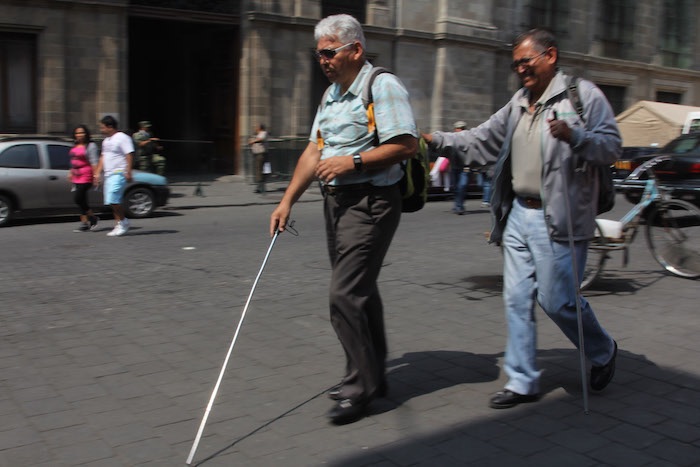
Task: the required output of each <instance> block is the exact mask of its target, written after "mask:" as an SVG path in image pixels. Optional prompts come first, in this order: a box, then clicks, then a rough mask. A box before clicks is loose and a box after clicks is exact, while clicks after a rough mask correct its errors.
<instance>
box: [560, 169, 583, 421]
mask: <svg viewBox="0 0 700 467" xmlns="http://www.w3.org/2000/svg"><path fill="white" fill-rule="evenodd" d="M562 179H563V180H564V203H565V204H566V222H567V230H568V231H569V235H568V236H569V250H570V252H571V267H572V268H573V273H574V274H573V280H574V284H573V286H574V292H575V293H576V321H577V324H578V350H579V360H580V366H581V384H582V386H583V388H582V389H583V412H584V413H585V414H588V378H587V377H586V352H585V350H584V344H583V317H582V316H581V288H580V287H579V286H580V282H579V278H578V264H577V261H576V249H575V247H574V237H573V230H574V226H573V222H572V221H571V203H570V202H569V181H568V180H567V179H566V172H564V171H563V170H562Z"/></svg>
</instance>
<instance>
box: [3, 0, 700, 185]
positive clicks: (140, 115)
mask: <svg viewBox="0 0 700 467" xmlns="http://www.w3.org/2000/svg"><path fill="white" fill-rule="evenodd" d="M699 9H700V5H698V4H697V2H696V1H693V0H636V1H635V0H594V1H590V0H364V1H363V0H241V1H236V0H0V18H2V19H0V133H49V134H67V133H68V132H69V131H70V128H71V127H72V126H74V125H76V124H78V123H87V124H88V125H89V126H90V127H91V128H96V126H97V121H98V120H99V118H100V117H101V116H102V115H105V114H113V115H116V116H117V118H118V119H119V120H120V123H121V124H122V125H121V126H122V127H123V128H124V129H126V130H129V129H135V126H136V122H137V121H138V120H142V119H149V120H152V121H153V122H154V124H155V125H156V129H157V131H158V132H159V136H161V137H162V138H165V139H170V140H172V144H170V149H169V150H170V157H169V164H170V169H171V170H173V171H193V170H200V169H202V168H203V167H204V165H206V169H207V170H210V169H214V170H215V171H218V172H223V173H238V174H244V173H245V172H246V164H245V154H246V152H245V147H246V146H245V141H246V139H247V137H248V135H249V134H250V132H251V131H252V128H253V126H254V125H255V124H256V123H259V122H263V123H265V124H267V126H268V127H269V129H270V132H271V134H273V135H275V136H280V137H296V138H299V139H301V140H303V139H304V137H306V136H307V135H308V131H309V128H310V125H311V119H312V117H313V114H314V112H315V109H316V106H317V105H318V101H319V99H320V97H321V95H322V93H323V91H324V89H325V87H326V86H327V85H328V83H327V82H326V81H325V78H324V76H323V75H322V73H321V72H320V70H319V67H318V65H317V63H316V62H315V61H314V59H313V57H312V55H311V51H312V50H313V48H314V47H315V44H314V42H313V27H314V25H315V23H316V22H317V21H318V20H319V19H320V18H322V17H324V16H326V15H328V14H334V13H338V12H348V13H351V14H353V15H355V16H356V17H358V19H360V21H361V22H362V23H363V24H364V25H365V32H366V36H367V49H368V52H369V57H370V59H371V61H372V62H373V63H375V64H376V65H380V66H385V67H389V68H391V69H392V70H394V72H395V73H396V74H397V75H398V76H399V77H400V78H401V79H402V81H403V82H404V83H405V85H406V86H407V88H408V90H409V92H410V95H411V102H412V105H413V108H414V113H415V115H416V119H417V123H418V125H419V127H420V128H421V129H423V130H425V131H431V130H445V129H449V128H450V126H451V124H452V122H453V121H455V120H465V121H467V123H468V124H469V125H475V124H478V123H480V122H481V121H483V120H484V119H485V118H487V117H488V116H489V115H490V114H491V113H493V112H494V111H495V110H496V109H498V108H499V107H500V106H501V105H503V104H504V103H505V102H506V101H507V99H508V98H509V96H510V95H511V94H512V93H513V92H514V91H515V89H516V88H517V87H518V82H517V79H516V77H515V76H514V75H513V74H512V73H511V72H510V70H509V67H508V65H509V63H510V61H511V57H510V45H509V44H510V43H511V41H512V39H513V37H514V36H515V35H516V34H517V33H519V32H522V31H524V30H527V29H529V28H530V27H533V26H547V27H549V28H551V29H553V30H554V31H555V32H556V33H557V36H558V38H559V45H560V51H561V54H560V65H561V67H562V68H564V69H565V70H567V71H568V72H570V73H574V74H577V75H579V76H583V77H585V78H588V79H591V80H592V81H594V82H595V83H596V84H598V85H599V86H600V87H601V89H603V91H604V92H605V93H606V95H607V96H608V98H609V100H610V101H611V104H612V105H613V108H614V109H615V110H616V113H619V112H621V111H622V110H624V109H625V108H627V107H629V106H631V105H632V104H634V103H635V102H636V101H638V100H642V99H645V100H658V101H663V102H672V103H680V104H686V105H696V106H697V105H700V47H698V46H699V45H700V44H699V42H700V35H699V34H698V30H699V29H700V28H698V22H699V21H700V14H699V13H700V11H698V10H699ZM301 144H303V141H302V143H301ZM202 154H204V156H203V155H202Z"/></svg>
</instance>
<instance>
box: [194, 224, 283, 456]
mask: <svg viewBox="0 0 700 467" xmlns="http://www.w3.org/2000/svg"><path fill="white" fill-rule="evenodd" d="M278 235H279V230H277V229H275V234H274V235H273V236H272V241H271V242H270V247H269V248H268V249H267V254H266V255H265V259H263V263H262V266H261V267H260V271H258V275H257V276H256V277H255V281H254V282H253V288H252V289H251V290H250V294H249V295H248V300H247V301H246V303H245V307H243V313H241V319H240V320H238V327H237V328H236V333H235V334H234V335H233V340H232V341H231V346H230V347H229V349H228V353H227V354H226V358H225V359H224V364H223V366H222V367H221V373H219V379H218V380H217V381H216V385H214V391H213V392H212V393H211V397H210V398H209V404H208V405H207V409H206V411H205V412H204V417H203V418H202V423H200V425H199V430H198V431H197V436H196V437H195V439H194V443H193V444H192V449H190V455H189V456H188V457H187V465H191V464H192V459H193V458H194V454H195V452H196V451H197V446H198V445H199V440H200V439H201V438H202V433H203V432H204V426H205V425H206V424H207V418H209V412H211V407H212V405H214V399H215V398H216V394H217V393H218V392H219V385H220V384H221V380H222V379H223V378H224V373H225V372H226V366H227V365H228V360H229V358H230V357H231V352H233V346H234V345H236V339H237V338H238V332H239V331H240V330H241V325H242V324H243V320H244V319H245V315H246V312H247V311H248V305H250V300H251V298H253V292H255V286H256V285H258V280H259V279H260V276H261V275H262V272H263V269H265V264H266V263H267V258H269V257H270V252H271V251H272V247H273V246H274V244H275V241H276V240H277V236H278Z"/></svg>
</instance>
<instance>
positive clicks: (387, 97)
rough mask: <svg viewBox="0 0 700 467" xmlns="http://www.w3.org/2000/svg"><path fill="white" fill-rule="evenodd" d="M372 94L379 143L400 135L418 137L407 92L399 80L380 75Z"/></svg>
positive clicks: (388, 75) (392, 76) (393, 76)
mask: <svg viewBox="0 0 700 467" xmlns="http://www.w3.org/2000/svg"><path fill="white" fill-rule="evenodd" d="M372 94H373V100H374V116H375V120H376V122H377V133H378V135H379V142H380V143H385V142H386V141H388V140H390V139H391V138H394V137H396V136H401V135H411V136H414V137H416V138H417V137H418V129H417V127H416V121H415V119H414V118H413V110H412V109H411V103H410V101H409V98H408V91H406V88H405V87H404V85H403V84H402V83H401V81H400V80H399V78H397V77H396V76H395V75H392V74H390V73H382V74H381V75H379V76H377V77H376V78H375V80H374V86H372Z"/></svg>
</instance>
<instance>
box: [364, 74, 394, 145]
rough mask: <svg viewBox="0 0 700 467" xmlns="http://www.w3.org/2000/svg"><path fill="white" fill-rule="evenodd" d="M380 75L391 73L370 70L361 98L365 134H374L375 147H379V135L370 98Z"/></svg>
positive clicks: (372, 100)
mask: <svg viewBox="0 0 700 467" xmlns="http://www.w3.org/2000/svg"><path fill="white" fill-rule="evenodd" d="M382 73H391V71H389V70H387V69H386V68H382V67H380V66H375V67H373V68H372V69H371V70H370V72H369V76H367V81H366V82H365V86H364V88H362V96H361V97H362V106H363V107H364V108H365V110H366V111H367V133H374V145H375V146H379V134H378V133H377V121H376V119H375V118H374V98H373V96H372V85H373V84H374V79H375V78H376V77H377V76H378V75H381V74H382Z"/></svg>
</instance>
